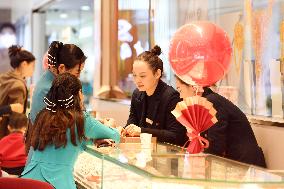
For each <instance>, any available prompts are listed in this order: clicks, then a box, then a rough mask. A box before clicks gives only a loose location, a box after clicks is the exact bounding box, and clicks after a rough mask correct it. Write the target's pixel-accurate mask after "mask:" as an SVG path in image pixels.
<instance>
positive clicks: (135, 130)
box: [125, 124, 141, 136]
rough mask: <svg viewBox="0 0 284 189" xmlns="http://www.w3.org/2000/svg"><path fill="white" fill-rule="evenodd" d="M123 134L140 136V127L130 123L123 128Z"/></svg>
mask: <svg viewBox="0 0 284 189" xmlns="http://www.w3.org/2000/svg"><path fill="white" fill-rule="evenodd" d="M125 134H128V135H129V136H140V134H141V128H140V127H138V126H137V125H134V124H130V125H128V126H127V127H126V128H125Z"/></svg>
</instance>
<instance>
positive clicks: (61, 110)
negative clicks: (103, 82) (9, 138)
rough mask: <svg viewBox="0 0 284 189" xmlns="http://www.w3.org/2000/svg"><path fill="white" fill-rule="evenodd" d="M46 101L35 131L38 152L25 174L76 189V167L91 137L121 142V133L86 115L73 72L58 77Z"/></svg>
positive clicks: (33, 141) (33, 138) (64, 188)
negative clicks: (74, 176)
mask: <svg viewBox="0 0 284 189" xmlns="http://www.w3.org/2000/svg"><path fill="white" fill-rule="evenodd" d="M44 102H45V103H46V108H45V109H43V110H41V111H40V112H39V114H38V115H37V118H36V120H35V123H34V125H33V129H32V133H31V145H32V147H33V148H34V152H33V154H32V157H31V161H30V162H29V163H28V164H27V166H26V167H25V170H24V172H23V173H22V177H23V178H31V179H36V180H41V181H45V182H48V183H50V184H52V185H53V186H54V187H55V188H56V189H67V188H68V189H76V186H75V182H74V178H73V166H74V163H75V161H76V159H77V157H78V155H79V152H80V151H82V149H83V148H84V146H85V144H86V143H87V139H90V138H91V139H102V138H110V139H113V140H114V141H115V142H116V143H119V141H120V134H119V132H118V131H117V130H116V129H112V128H109V127H106V126H104V125H103V124H101V123H100V122H99V121H97V120H95V119H94V118H93V117H91V116H88V115H86V114H84V111H83V95H82V85H81V83H80V81H79V80H78V79H77V78H76V77H75V76H73V75H71V74H69V73H64V74H60V75H58V76H57V77H56V79H55V80H54V81H53V83H52V86H51V88H50V90H49V92H48V94H47V96H46V97H45V98H44Z"/></svg>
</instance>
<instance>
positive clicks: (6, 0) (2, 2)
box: [0, 0, 12, 9]
mask: <svg viewBox="0 0 284 189" xmlns="http://www.w3.org/2000/svg"><path fill="white" fill-rule="evenodd" d="M11 7H12V0H0V9H10V8H11Z"/></svg>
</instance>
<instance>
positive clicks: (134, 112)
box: [127, 80, 188, 146]
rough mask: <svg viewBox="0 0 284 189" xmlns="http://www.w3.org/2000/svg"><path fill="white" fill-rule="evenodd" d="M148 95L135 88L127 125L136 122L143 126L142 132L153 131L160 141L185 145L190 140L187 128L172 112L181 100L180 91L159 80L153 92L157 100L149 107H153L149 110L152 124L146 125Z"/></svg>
mask: <svg viewBox="0 0 284 189" xmlns="http://www.w3.org/2000/svg"><path fill="white" fill-rule="evenodd" d="M146 95H147V94H146V92H145V91H139V90H138V89H135V90H134V92H133V95H132V98H131V107H130V115H129V118H128V121H127V125H129V124H135V125H137V126H139V127H141V132H142V133H151V134H152V135H153V136H154V137H157V140H158V141H159V142H169V143H172V144H176V145H180V146H183V145H184V143H185V142H186V141H187V140H188V138H187V137H186V129H185V127H184V126H182V125H181V124H180V123H179V122H178V121H177V120H176V118H175V117H174V116H173V115H172V113H171V111H172V110H173V109H175V107H176V104H177V103H178V102H179V101H180V97H179V93H178V92H177V91H176V90H175V89H174V88H173V87H171V86H169V85H167V84H166V83H164V82H163V81H162V80H160V81H159V83H158V85H157V87H156V89H155V92H154V94H153V95H154V96H153V97H154V98H155V101H154V103H153V104H152V105H151V107H148V108H151V110H150V111H148V112H150V113H151V115H152V117H153V120H152V121H153V123H152V124H151V125H150V126H147V125H146V112H147V107H146V106H147V105H146V103H147V102H146Z"/></svg>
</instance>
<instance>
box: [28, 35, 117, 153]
mask: <svg viewBox="0 0 284 189" xmlns="http://www.w3.org/2000/svg"><path fill="white" fill-rule="evenodd" d="M47 58H48V70H46V71H45V72H44V73H43V75H42V77H41V78H40V80H39V81H38V83H37V84H36V86H35V90H34V92H33V97H32V105H31V112H30V119H31V122H32V123H34V122H35V119H36V116H37V114H38V113H39V112H40V111H41V110H42V109H44V108H45V107H46V104H45V103H44V101H43V99H44V97H45V96H46V95H47V93H48V91H49V90H50V87H51V85H52V82H53V80H54V78H55V77H56V76H57V75H58V74H62V73H70V74H72V75H74V76H75V77H77V78H78V77H80V73H81V71H82V69H83V68H84V64H85V60H86V58H87V57H86V56H85V55H84V53H83V51H82V50H81V49H80V48H79V47H77V46H76V45H74V44H63V43H61V42H59V41H53V42H52V43H51V44H50V46H49V50H48V54H47ZM84 117H85V119H86V120H85V124H87V125H88V124H97V123H96V122H97V121H96V120H93V119H91V118H90V117H92V116H91V115H90V114H89V113H87V112H85V113H84ZM89 121H90V123H89ZM104 125H106V126H110V127H115V125H114V123H113V121H112V120H105V121H104ZM32 129H33V128H32V126H29V128H28V131H27V140H26V146H27V150H29V149H30V134H31V131H32ZM30 155H31V154H30ZM30 155H29V156H30Z"/></svg>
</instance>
